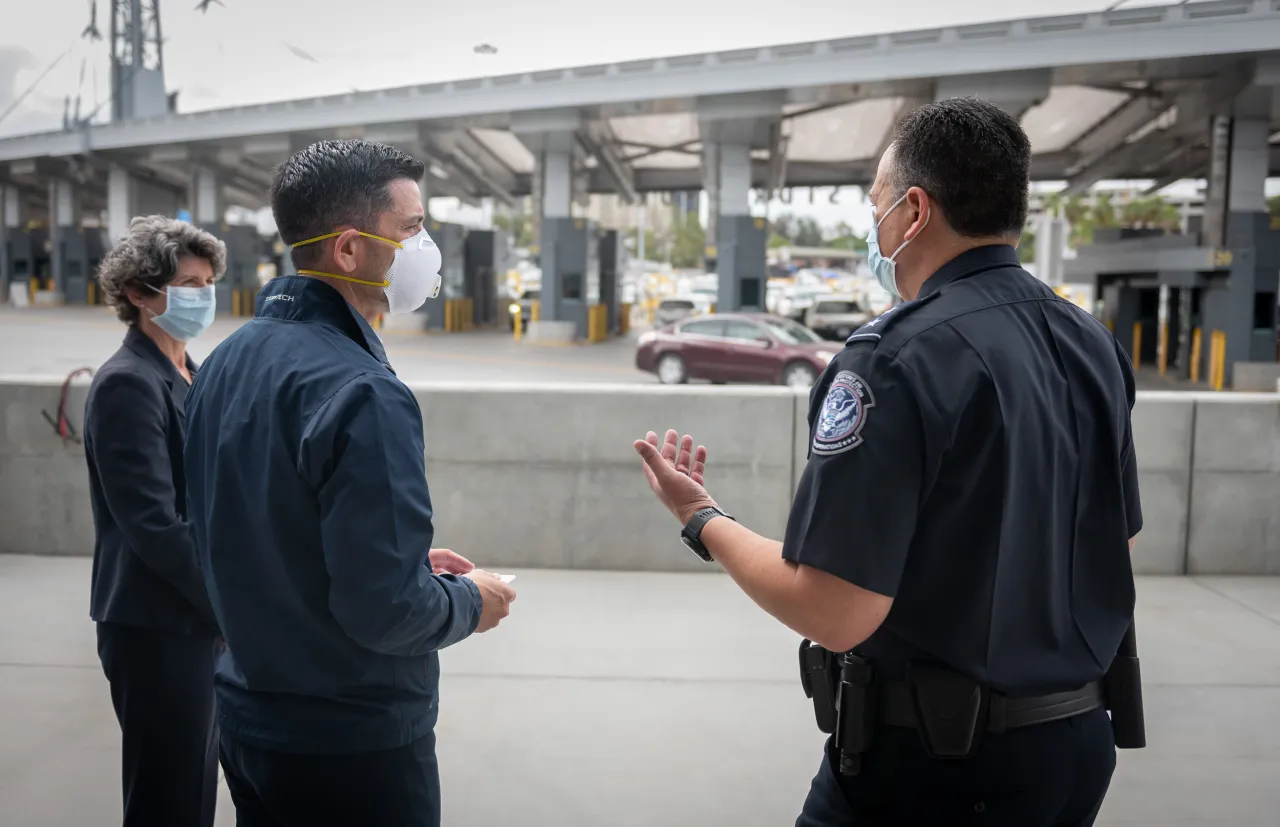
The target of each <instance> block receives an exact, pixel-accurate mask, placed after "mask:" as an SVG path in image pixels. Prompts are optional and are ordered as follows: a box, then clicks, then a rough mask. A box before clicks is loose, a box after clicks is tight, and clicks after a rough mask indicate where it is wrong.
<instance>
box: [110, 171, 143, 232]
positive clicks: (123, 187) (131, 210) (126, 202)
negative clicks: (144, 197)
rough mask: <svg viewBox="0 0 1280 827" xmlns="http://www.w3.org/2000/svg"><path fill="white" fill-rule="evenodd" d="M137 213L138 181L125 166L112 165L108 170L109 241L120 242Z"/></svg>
mask: <svg viewBox="0 0 1280 827" xmlns="http://www.w3.org/2000/svg"><path fill="white" fill-rule="evenodd" d="M137 214H138V182H137V181H136V180H135V179H134V177H133V175H131V174H130V173H129V171H128V170H127V169H125V168H124V167H121V166H116V165H112V167H111V169H110V170H109V171H108V172H107V243H108V244H110V245H111V246H112V247H114V246H115V245H117V244H119V243H120V239H122V238H124V237H125V235H126V234H128V232H129V222H130V221H132V220H133V217H134V216H135V215H137Z"/></svg>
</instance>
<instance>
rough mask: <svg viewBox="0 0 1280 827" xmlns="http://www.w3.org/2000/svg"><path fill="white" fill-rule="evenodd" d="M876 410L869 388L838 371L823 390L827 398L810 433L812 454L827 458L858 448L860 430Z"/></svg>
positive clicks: (849, 374) (852, 374)
mask: <svg viewBox="0 0 1280 827" xmlns="http://www.w3.org/2000/svg"><path fill="white" fill-rule="evenodd" d="M875 406H876V400H875V396H874V395H873V394H872V393H871V387H870V386H869V385H867V383H866V382H865V381H863V379H862V377H861V376H858V374H856V373H854V372H853V371H850V370H842V371H840V372H839V373H837V374H836V377H835V379H832V380H831V384H830V385H829V386H828V387H827V397H826V399H825V400H823V403H822V410H820V411H819V412H818V421H817V422H816V423H815V424H816V426H817V427H816V428H815V429H814V432H813V446H812V447H813V452H814V453H815V454H822V455H824V456H830V455H832V454H840V453H844V452H845V451H848V450H851V449H853V448H857V447H858V446H859V445H861V444H862V426H863V425H865V424H866V423H867V413H868V411H870V409H871V408H874V407H875Z"/></svg>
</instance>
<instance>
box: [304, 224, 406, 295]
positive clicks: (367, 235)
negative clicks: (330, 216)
mask: <svg viewBox="0 0 1280 827" xmlns="http://www.w3.org/2000/svg"><path fill="white" fill-rule="evenodd" d="M345 232H346V230H339V231H338V232H336V233H326V234H325V235H318V236H316V237H315V238H308V239H307V240H306V241H299V242H296V243H294V244H290V245H289V249H291V250H292V249H297V248H298V247H305V246H306V245H308V244H315V243H316V242H317V241H324V240H326V239H329V238H337V237H338V236H340V235H342V234H343V233H345ZM356 232H357V233H359V234H360V235H362V236H364V237H365V238H372V239H376V240H378V241H385V242H387V243H388V244H391V245H393V246H395V247H397V248H403V247H404V245H403V244H401V243H400V242H399V241H392V240H391V239H389V238H383V237H382V236H380V235H374V234H373V233H363V232H360V231H359V230H356ZM298 274H299V275H303V276H324V277H326V278H331V279H339V280H341V281H349V282H351V283H352V284H366V285H368V286H369V287H387V286H389V285H390V284H391V282H389V281H386V280H385V279H384V280H383V281H366V280H364V279H353V278H352V277H351V276H340V275H338V274H337V273H322V272H320V271H319V270H299V271H298Z"/></svg>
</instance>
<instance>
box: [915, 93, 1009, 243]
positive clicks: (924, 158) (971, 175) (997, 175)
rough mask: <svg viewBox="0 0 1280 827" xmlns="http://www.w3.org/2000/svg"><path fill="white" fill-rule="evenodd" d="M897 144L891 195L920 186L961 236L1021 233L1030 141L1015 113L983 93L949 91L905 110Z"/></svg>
mask: <svg viewBox="0 0 1280 827" xmlns="http://www.w3.org/2000/svg"><path fill="white" fill-rule="evenodd" d="M893 147H894V155H893V165H892V167H891V171H890V181H891V183H892V185H893V186H892V189H893V199H892V200H893V201H896V200H897V199H898V198H900V197H902V195H903V194H904V193H905V192H906V191H907V190H908V189H910V188H911V187H920V188H921V189H923V190H924V191H925V192H927V193H928V194H929V195H930V196H931V197H932V198H933V199H934V201H936V202H937V205H938V208H939V209H940V210H941V211H942V214H943V217H945V218H946V219H947V223H948V224H950V225H951V227H952V229H954V230H955V231H956V232H957V233H959V234H960V235H962V236H966V237H969V238H982V237H987V236H1007V235H1019V234H1021V232H1022V228H1023V225H1024V224H1026V223H1027V193H1028V190H1029V189H1030V186H1031V141H1030V140H1028V138H1027V133H1025V132H1023V131H1022V126H1021V125H1020V124H1019V123H1018V121H1017V119H1016V118H1014V117H1013V116H1012V115H1010V114H1008V113H1007V112H1005V111H1004V110H1003V109H1001V108H999V107H998V106H995V105H993V104H991V103H988V102H986V101H983V100H979V99H977V98H948V99H946V100H941V101H937V102H936V103H930V104H926V105H924V106H922V107H920V108H919V109H916V110H914V111H912V112H910V113H908V114H907V115H906V116H905V117H903V118H902V120H900V121H899V122H898V125H897V128H896V130H895V133H894V140H893Z"/></svg>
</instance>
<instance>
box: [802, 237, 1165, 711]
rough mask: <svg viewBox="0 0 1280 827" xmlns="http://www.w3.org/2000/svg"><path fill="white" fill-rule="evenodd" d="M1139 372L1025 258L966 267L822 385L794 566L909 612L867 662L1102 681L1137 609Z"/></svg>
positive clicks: (851, 352)
mask: <svg viewBox="0 0 1280 827" xmlns="http://www.w3.org/2000/svg"><path fill="white" fill-rule="evenodd" d="M1133 401H1134V381H1133V372H1132V368H1131V366H1130V363H1129V360H1128V357H1127V356H1126V355H1125V354H1124V352H1123V351H1122V350H1121V349H1120V348H1119V346H1118V344H1117V343H1116V341H1115V338H1114V337H1113V336H1112V335H1111V333H1110V332H1109V331H1108V330H1107V329H1106V328H1105V327H1103V325H1101V324H1100V323H1099V322H1098V321H1097V320H1096V319H1094V318H1093V317H1092V316H1090V315H1089V314H1088V313H1086V312H1085V311H1083V310H1081V309H1080V308H1078V307H1077V306H1075V305H1074V304H1072V303H1070V302H1068V301H1066V300H1064V299H1062V298H1060V297H1058V296H1057V295H1055V294H1054V293H1053V291H1052V290H1050V289H1049V287H1047V286H1046V285H1045V284H1043V283H1042V282H1040V281H1038V280H1037V279H1036V278H1034V277H1033V276H1031V275H1030V274H1029V273H1027V272H1026V271H1025V270H1023V269H1022V268H1021V267H1020V266H1019V263H1018V257H1017V253H1016V251H1015V250H1014V249H1013V248H1012V247H1009V246H1004V245H999V246H989V247H982V248H978V249H974V250H970V251H968V252H966V253H964V254H962V255H960V256H958V257H957V258H956V259H954V260H953V261H951V262H950V263H948V264H947V265H945V266H944V267H943V268H942V269H940V270H939V271H938V272H937V273H935V274H934V275H933V276H932V277H931V278H929V280H928V281H927V282H925V284H924V286H923V288H922V289H921V291H920V294H919V296H918V297H917V298H916V299H915V300H914V301H911V302H907V303H904V304H902V305H899V306H898V307H895V308H893V309H892V310H890V311H889V312H888V313H886V314H884V315H882V316H881V317H879V318H878V319H875V320H873V321H872V322H871V323H870V324H868V325H866V326H864V327H863V328H862V329H860V330H859V331H858V332H857V333H855V334H854V335H853V336H852V337H850V339H849V341H848V344H847V346H846V348H845V349H844V350H843V351H842V352H841V353H839V354H838V355H837V356H836V358H835V359H833V360H832V362H831V364H830V365H829V366H828V368H827V370H826V371H825V372H824V373H823V375H822V377H821V378H820V380H819V382H818V384H817V385H816V386H815V388H814V391H813V395H812V401H811V404H810V414H809V422H810V431H811V447H810V459H809V462H808V465H807V466H806V468H805V470H804V473H803V475H802V477H801V481H800V486H799V490H798V492H797V495H796V499H795V505H794V507H793V510H792V513H791V518H790V520H789V523H788V526H787V533H786V540H785V543H784V547H783V555H784V557H786V559H788V560H792V561H794V562H797V563H803V564H805V565H808V566H813V567H815V568H818V569H822V570H824V571H827V572H830V573H831V574H834V575H836V576H838V577H840V578H843V579H844V580H847V581H849V582H851V583H854V584H856V585H858V586H861V587H863V588H865V589H868V590H870V591H873V592H876V593H878V594H883V595H887V596H890V597H893V598H894V603H893V608H892V609H891V610H890V612H889V615H888V617H887V618H886V620H885V622H884V624H883V625H882V626H881V628H880V629H879V630H877V631H876V632H875V634H873V635H872V636H871V638H870V639H868V640H867V641H866V642H864V643H863V644H862V645H861V646H859V647H858V650H859V652H861V653H862V654H864V656H868V657H870V658H872V659H873V660H874V661H875V662H876V663H877V664H878V665H879V666H880V668H882V669H883V670H884V672H885V673H886V674H887V675H888V676H889V677H897V678H901V677H902V673H903V672H904V670H905V665H906V663H907V662H909V661H929V662H933V663H942V664H945V665H947V666H950V667H951V668H953V669H956V670H957V671H960V672H962V673H965V674H967V675H968V676H970V677H971V678H973V679H975V680H978V681H980V682H981V683H983V684H986V685H988V686H991V687H992V688H994V689H996V690H998V691H1002V692H1005V693H1008V694H1023V695H1025V694H1037V693H1041V692H1045V693H1047V692H1055V691H1063V690H1067V689H1074V688H1076V687H1079V686H1081V685H1083V684H1084V683H1086V682H1088V681H1091V680H1097V679H1099V678H1101V676H1102V675H1103V673H1104V672H1105V671H1106V669H1107V667H1108V666H1109V665H1110V662H1111V660H1112V658H1113V657H1114V656H1115V653H1116V650H1117V649H1118V647H1119V644H1120V640H1121V638H1122V637H1123V635H1124V633H1125V631H1126V629H1127V628H1128V626H1129V623H1130V621H1131V619H1132V612H1133V605H1134V585H1133V574H1132V569H1131V566H1130V561H1129V550H1128V540H1129V538H1131V537H1133V536H1134V535H1136V534H1137V533H1138V531H1139V530H1140V529H1141V528H1142V512H1141V507H1140V504H1139V499H1138V484H1137V465H1136V461H1135V459H1134V451H1133V439H1132V433H1131V430H1130V413H1131V410H1132V406H1133Z"/></svg>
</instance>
